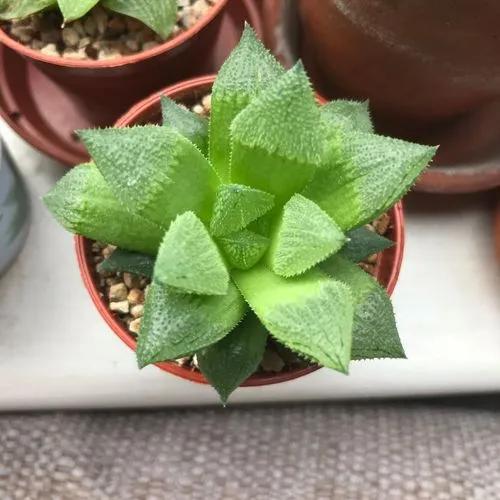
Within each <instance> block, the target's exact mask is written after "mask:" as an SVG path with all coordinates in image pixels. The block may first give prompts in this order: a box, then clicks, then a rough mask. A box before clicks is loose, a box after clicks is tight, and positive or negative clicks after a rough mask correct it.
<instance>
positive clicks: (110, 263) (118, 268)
mask: <svg viewBox="0 0 500 500" xmlns="http://www.w3.org/2000/svg"><path fill="white" fill-rule="evenodd" d="M154 266H155V259H154V257H151V255H146V254H143V253H138V252H129V251H128V250H122V249H121V248H117V249H116V250H115V251H114V252H113V253H112V254H111V255H110V256H109V257H108V258H107V259H105V260H103V261H102V262H101V263H100V264H99V265H98V266H97V270H98V271H99V272H109V273H132V274H138V275H139V276H145V277H146V278H152V277H153V269H154Z"/></svg>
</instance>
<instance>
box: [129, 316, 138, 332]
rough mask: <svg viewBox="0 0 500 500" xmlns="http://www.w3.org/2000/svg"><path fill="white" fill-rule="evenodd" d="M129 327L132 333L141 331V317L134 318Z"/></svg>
mask: <svg viewBox="0 0 500 500" xmlns="http://www.w3.org/2000/svg"><path fill="white" fill-rule="evenodd" d="M128 329H129V330H130V331H131V332H132V333H139V332H140V330H141V318H137V319H134V321H131V322H130V325H128Z"/></svg>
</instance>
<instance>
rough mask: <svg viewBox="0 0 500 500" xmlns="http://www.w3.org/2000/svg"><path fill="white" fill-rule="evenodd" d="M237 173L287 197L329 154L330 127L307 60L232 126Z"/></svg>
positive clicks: (247, 182) (244, 180)
mask: <svg viewBox="0 0 500 500" xmlns="http://www.w3.org/2000/svg"><path fill="white" fill-rule="evenodd" d="M231 133H232V137H233V149H232V159H231V179H232V181H233V182H236V183H240V184H245V185H248V186H252V187H255V188H257V189H261V190H263V191H266V192H268V193H272V194H274V195H276V197H277V202H280V203H284V202H285V201H286V200H288V198H290V196H291V195H293V194H294V193H295V192H297V191H300V190H301V189H302V188H304V186H305V185H306V184H307V183H308V182H309V181H310V180H311V178H312V177H313V175H314V172H315V169H316V167H317V166H318V165H320V164H321V161H322V159H323V156H324V146H325V127H324V124H323V121H322V120H321V113H320V110H319V106H318V105H317V104H316V101H315V98H314V93H313V91H312V89H311V86H310V83H309V80H308V78H307V75H306V73H305V71H304V68H303V67H302V65H301V64H298V65H296V66H295V67H294V68H293V69H291V70H290V71H288V72H287V73H286V74H285V75H283V76H282V77H281V78H279V79H278V80H277V81H276V82H275V83H274V84H273V85H271V86H270V88H268V89H267V90H265V91H263V92H262V93H261V94H260V95H259V96H258V97H256V98H254V99H253V100H252V102H251V103H250V104H249V105H248V106H247V107H246V108H245V109H244V110H243V111H242V112H241V113H240V114H239V115H238V116H237V117H236V118H235V120H234V121H233V123H232V126H231Z"/></svg>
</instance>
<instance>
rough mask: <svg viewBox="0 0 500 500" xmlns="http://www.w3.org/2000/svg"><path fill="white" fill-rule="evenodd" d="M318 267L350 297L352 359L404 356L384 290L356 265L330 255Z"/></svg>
mask: <svg viewBox="0 0 500 500" xmlns="http://www.w3.org/2000/svg"><path fill="white" fill-rule="evenodd" d="M322 268H323V269H324V270H325V271H326V272H328V274H330V275H331V276H332V277H333V278H335V279H336V280H339V281H342V282H343V283H345V284H346V285H347V286H348V287H349V288H350V290H351V292H352V295H353V297H354V304H355V306H354V307H355V309H354V325H353V339H352V355H351V357H352V359H375V358H405V357H406V356H405V353H404V350H403V347H402V345H401V341H400V339H399V335H398V330H397V328H396V321H395V319H394V311H393V308H392V304H391V301H390V299H389V297H388V295H387V293H386V291H385V290H384V289H383V288H382V287H381V286H380V285H379V284H378V283H377V281H376V280H375V279H374V278H372V277H371V276H369V275H368V274H366V273H365V272H364V271H362V270H361V269H360V268H359V267H358V266H357V265H356V264H353V263H352V262H349V261H348V260H346V259H344V258H342V257H339V256H334V257H332V258H331V259H329V260H328V261H326V262H325V263H324V264H322Z"/></svg>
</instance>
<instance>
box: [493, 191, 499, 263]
mask: <svg viewBox="0 0 500 500" xmlns="http://www.w3.org/2000/svg"><path fill="white" fill-rule="evenodd" d="M498 198H499V201H498V203H497V208H496V213H495V224H494V228H493V231H494V235H493V237H494V238H495V245H496V255H497V260H498V263H499V264H500V193H499V197H498Z"/></svg>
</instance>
